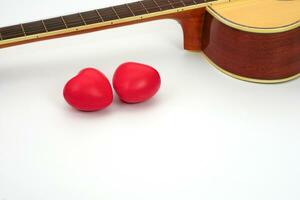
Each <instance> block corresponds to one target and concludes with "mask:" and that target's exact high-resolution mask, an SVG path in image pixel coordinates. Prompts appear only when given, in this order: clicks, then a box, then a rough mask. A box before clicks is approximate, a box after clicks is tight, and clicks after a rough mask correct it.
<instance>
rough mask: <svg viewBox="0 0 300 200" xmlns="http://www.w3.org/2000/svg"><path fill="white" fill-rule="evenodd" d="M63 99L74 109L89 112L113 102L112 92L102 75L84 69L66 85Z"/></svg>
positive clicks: (94, 70)
mask: <svg viewBox="0 0 300 200" xmlns="http://www.w3.org/2000/svg"><path fill="white" fill-rule="evenodd" d="M64 98H65V100H66V101H67V102H68V103H69V104H70V105H71V106H73V107H74V108H76V109H78V110H81V111H88V112H90V111H97V110H101V109H104V108H106V107H107V106H109V105H110V104H111V103H112V101H113V92H112V87H111V85H110V83H109V81H108V79H107V78H106V76H105V75H104V74H103V73H101V72H100V71H98V70H97V69H93V68H86V69H84V70H82V71H80V72H79V74H78V75H77V76H75V77H74V78H72V79H71V80H70V81H69V82H68V83H67V84H66V86H65V88H64Z"/></svg>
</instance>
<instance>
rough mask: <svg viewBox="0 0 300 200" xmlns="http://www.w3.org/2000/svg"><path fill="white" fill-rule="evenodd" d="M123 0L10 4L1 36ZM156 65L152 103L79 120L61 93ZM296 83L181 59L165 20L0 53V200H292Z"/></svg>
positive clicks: (299, 84)
mask: <svg viewBox="0 0 300 200" xmlns="http://www.w3.org/2000/svg"><path fill="white" fill-rule="evenodd" d="M123 2H126V1H114V2H112V1H104V0H101V1H100V0H90V1H82V0H72V1H68V0H51V1H49V0H47V1H40V0H26V1H20V0H10V1H5V2H2V3H1V7H0V25H1V26H4V25H8V24H14V23H18V22H24V21H25V22H26V21H31V20H34V19H40V18H47V17H52V16H56V15H63V14H67V13H72V12H76V11H83V10H89V9H95V8H101V7H104V6H107V5H111V4H117V3H123ZM125 61H136V62H142V63H146V64H150V65H153V66H155V67H156V68H157V70H158V71H159V72H160V73H161V77H162V88H161V90H160V92H159V93H158V95H157V96H156V97H155V98H153V99H152V100H150V101H148V102H146V103H144V104H139V105H124V104H122V103H120V102H119V100H118V99H117V97H116V98H115V101H114V103H113V105H112V106H111V107H110V108H108V109H107V110H104V111H102V112H96V113H81V112H77V111H75V110H73V109H72V108H70V107H69V106H68V105H67V104H66V103H65V101H64V99H63V96H62V89H63V87H64V84H65V83H66V82H67V80H68V79H70V78H71V77H72V76H74V75H75V74H76V73H77V72H79V71H80V70H81V69H82V68H84V67H88V66H94V67H97V68H98V69H100V70H101V71H103V72H104V73H105V74H106V75H107V76H108V77H109V79H111V77H112V74H113V72H114V70H115V69H116V67H117V66H118V65H119V64H121V63H122V62H125ZM299 105H300V80H299V79H298V80H294V81H292V82H288V83H284V84H275V85H261V84H253V83H247V82H242V81H238V80H235V79H232V78H230V77H227V76H226V75H223V74H222V73H220V72H219V71H217V70H216V69H214V68H213V67H212V66H210V65H209V64H207V62H206V61H205V60H204V59H203V58H202V57H201V56H200V55H199V53H193V52H188V51H184V50H183V49H182V32H181V28H180V26H179V25H178V24H177V23H176V22H174V21H168V20H166V21H157V22H150V23H146V24H139V25H135V26H128V27H124V28H118V29H110V30H106V31H101V32H96V33H91V34H87V35H81V36H74V37H69V38H64V39H57V40H51V41H45V42H39V43H33V44H28V45H24V46H18V47H12V48H7V49H1V50H0V200H21V199H22V200H53V199H56V200H66V199H72V200H96V199H97V200H99V199H101V200H110V199H113V200H154V199H155V200H166V199H172V200H179V199H180V200H183V199H188V200H196V199H197V200H198V199H203V200H223V199H224V200H241V199H243V200H253V199H255V200H282V199H288V200H299V199H300V190H299V188H300V161H299V153H300V131H299V113H300V106H299Z"/></svg>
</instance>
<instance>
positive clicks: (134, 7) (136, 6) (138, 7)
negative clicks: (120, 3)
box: [127, 1, 148, 16]
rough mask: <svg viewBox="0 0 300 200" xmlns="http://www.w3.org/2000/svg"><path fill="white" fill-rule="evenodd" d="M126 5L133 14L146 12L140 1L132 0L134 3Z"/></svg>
mask: <svg viewBox="0 0 300 200" xmlns="http://www.w3.org/2000/svg"><path fill="white" fill-rule="evenodd" d="M127 5H128V7H129V8H130V9H131V11H132V12H133V14H134V15H135V16H138V15H143V14H148V11H147V10H146V8H145V7H144V6H143V4H142V3H141V2H140V1H138V2H134V3H129V4H127Z"/></svg>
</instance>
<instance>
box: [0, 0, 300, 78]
mask: <svg viewBox="0 0 300 200" xmlns="http://www.w3.org/2000/svg"><path fill="white" fill-rule="evenodd" d="M158 19H174V20H177V21H178V22H179V23H180V24H181V26H182V29H183V33H184V48H185V49H186V50H192V51H201V52H202V54H203V55H204V56H205V57H206V58H207V59H208V60H209V61H210V62H211V63H212V64H213V65H214V66H216V67H217V68H218V69H219V70H221V71H222V72H224V73H226V74H228V75H230V76H232V77H235V78H238V79H242V80H246V81H252V82H259V83H277V82H284V81H288V80H292V79H294V78H296V77H299V76H300V0H144V1H138V2H134V3H128V4H124V5H118V6H112V7H108V8H102V9H96V10H91V11H87V12H81V13H76V14H72V15H67V16H60V17H56V18H51V19H45V20H40V21H35V22H30V23H24V24H18V25H13V26H8V27H3V28H0V48H5V47H10V46H15V45H20V44H25V43H29V42H34V41H40V40H46V39H52V38H58V37H64V36H70V35H75V34H82V33H88V32H92V31H98V30H103V29H108V28H113V27H119V26H124V25H130V24H135V23H141V22H147V21H151V20H158Z"/></svg>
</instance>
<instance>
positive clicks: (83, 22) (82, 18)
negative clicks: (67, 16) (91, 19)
mask: <svg viewBox="0 0 300 200" xmlns="http://www.w3.org/2000/svg"><path fill="white" fill-rule="evenodd" d="M78 14H79V16H80V18H81V20H82V21H83V23H84V25H86V22H85V21H84V19H83V17H82V15H81V13H78Z"/></svg>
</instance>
